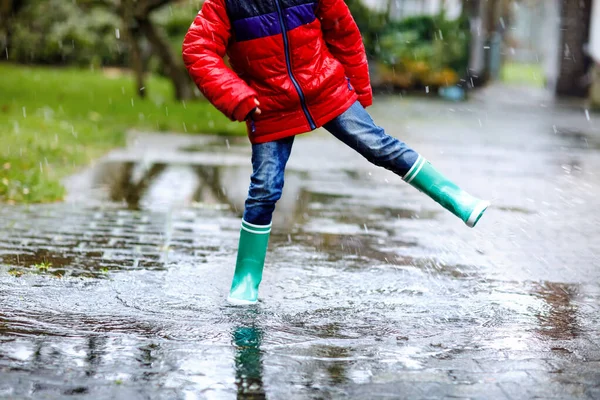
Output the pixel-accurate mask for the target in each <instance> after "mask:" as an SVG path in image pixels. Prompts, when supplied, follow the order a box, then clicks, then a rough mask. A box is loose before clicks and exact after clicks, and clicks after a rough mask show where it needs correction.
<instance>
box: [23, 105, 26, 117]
mask: <svg viewBox="0 0 600 400" xmlns="http://www.w3.org/2000/svg"><path fill="white" fill-rule="evenodd" d="M23 118H27V109H26V108H25V107H23Z"/></svg>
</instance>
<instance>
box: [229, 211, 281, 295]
mask: <svg viewBox="0 0 600 400" xmlns="http://www.w3.org/2000/svg"><path fill="white" fill-rule="evenodd" d="M270 233H271V224H269V225H253V224H249V223H248V222H246V221H244V220H242V229H241V231H240V244H239V246H238V255H237V262H236V265H235V273H234V275H233V281H232V282H231V290H230V291H229V297H227V301H228V302H229V303H231V304H236V305H249V304H254V303H256V301H257V300H258V285H260V281H261V280H262V272H263V266H264V265H265V256H266V255H267V245H268V244H269V236H270Z"/></svg>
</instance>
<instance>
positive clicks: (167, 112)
mask: <svg viewBox="0 0 600 400" xmlns="http://www.w3.org/2000/svg"><path fill="white" fill-rule="evenodd" d="M165 115H166V116H167V117H168V116H169V107H167V106H165Z"/></svg>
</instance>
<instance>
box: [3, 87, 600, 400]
mask: <svg viewBox="0 0 600 400" xmlns="http://www.w3.org/2000/svg"><path fill="white" fill-rule="evenodd" d="M371 113H372V115H373V117H374V119H375V120H376V121H377V122H378V123H379V124H381V125H382V126H383V127H385V128H386V129H387V131H388V132H389V133H390V134H392V135H394V136H397V137H399V138H402V139H403V140H405V141H406V142H407V143H409V144H410V145H411V146H413V147H414V148H415V149H417V150H418V151H420V152H421V153H422V154H423V155H425V156H426V157H427V158H429V159H430V160H431V161H432V162H433V163H434V164H435V165H436V166H437V167H438V168H439V169H441V170H443V171H444V172H445V173H446V174H447V175H448V176H450V177H452V178H454V180H455V181H457V183H459V184H460V185H461V186H463V187H464V188H465V189H467V190H469V191H471V192H473V193H476V194H477V195H480V196H481V197H485V198H488V199H491V200H492V201H493V204H494V208H492V209H490V210H489V211H488V212H487V213H486V215H485V216H484V218H483V219H482V220H481V222H480V223H479V225H478V226H477V228H476V229H474V230H471V229H468V228H466V227H465V226H464V225H463V224H462V222H461V221H459V220H457V219H456V218H455V217H453V216H452V215H450V214H449V213H447V212H445V211H444V210H443V209H441V208H440V207H439V206H438V205H437V204H435V203H433V202H432V201H431V200H429V199H427V198H425V197H424V196H423V195H422V194H420V193H418V192H417V191H416V190H414V189H413V188H411V187H410V186H408V185H406V184H404V183H403V182H402V181H401V180H400V179H399V178H397V177H396V176H394V175H393V174H391V173H390V172H388V171H384V170H380V169H378V168H376V167H373V166H371V165H370V164H369V163H368V162H366V161H365V160H363V159H362V158H361V157H360V156H358V155H356V154H354V153H353V152H352V150H350V149H348V148H346V147H344V145H342V144H341V143H339V142H337V141H336V140H335V139H334V138H332V137H330V136H329V135H328V134H327V133H326V132H316V133H313V134H310V135H303V136H300V137H298V138H297V141H296V143H295V145H294V146H295V147H294V150H293V152H292V157H291V159H290V163H289V168H288V172H287V174H286V186H285V189H284V197H283V198H282V200H281V202H280V204H279V205H278V209H277V212H276V216H275V220H274V230H273V235H272V241H271V246H270V253H269V254H268V256H267V266H266V269H265V276H264V280H263V284H262V286H261V302H260V303H259V304H258V305H257V306H255V307H252V308H246V309H240V308H235V307H231V306H228V305H227V304H226V301H225V297H226V294H227V290H228V288H229V284H230V279H231V275H232V272H233V265H234V261H235V250H236V245H237V238H238V233H239V223H240V215H241V211H242V206H243V201H244V198H245V193H246V191H247V185H248V181H249V173H250V162H249V154H250V153H249V146H248V144H247V141H246V140H245V139H232V138H229V139H226V138H219V137H191V136H181V135H170V136H164V135H153V134H144V133H134V134H132V135H131V140H130V142H129V144H128V147H127V148H126V149H118V150H116V151H114V152H112V153H111V154H109V155H107V156H106V157H105V158H104V159H103V160H100V161H99V162H98V163H97V164H96V165H95V166H94V167H93V168H91V169H90V170H88V171H84V172H82V173H81V174H79V175H77V176H74V177H72V178H71V179H69V181H68V182H67V187H68V189H69V198H68V201H67V202H66V203H64V204H54V205H41V206H11V207H9V206H4V207H2V208H0V310H1V311H0V398H11V399H12V398H65V397H67V396H68V397H70V398H86V399H87V398H89V399H113V398H119V399H147V398H151V399H203V398H207V399H230V398H236V397H237V398H270V399H280V398H289V399H305V398H311V399H342V398H343V399H346V398H352V399H366V398H406V399H415V398H416V399H418V398H432V399H433V398H477V399H492V398H493V399H496V398H499V399H521V398H535V397H538V398H557V399H565V398H577V399H596V398H600V283H599V282H600V214H599V213H598V210H597V209H598V206H599V202H598V196H599V195H600V175H599V173H598V171H600V124H599V123H598V122H596V119H595V118H600V117H596V116H594V115H589V114H586V113H585V112H584V110H578V109H573V108H570V109H566V108H556V107H554V106H548V105H546V104H540V105H539V106H537V105H535V104H534V105H532V106H530V107H526V108H525V107H524V108H519V107H506V106H505V105H503V104H494V103H493V102H489V103H487V102H483V103H482V102H479V103H476V102H469V103H459V104H454V103H443V102H437V101H426V100H403V99H398V98H394V99H385V98H380V99H378V102H377V104H375V106H373V108H372V109H371Z"/></svg>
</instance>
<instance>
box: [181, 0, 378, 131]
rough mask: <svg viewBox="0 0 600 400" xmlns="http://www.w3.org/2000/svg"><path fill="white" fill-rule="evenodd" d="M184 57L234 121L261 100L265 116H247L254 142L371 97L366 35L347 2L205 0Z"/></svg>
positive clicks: (311, 125) (305, 126)
mask: <svg viewBox="0 0 600 400" xmlns="http://www.w3.org/2000/svg"><path fill="white" fill-rule="evenodd" d="M225 54H227V55H228V56H229V60H230V64H231V69H230V68H228V67H227V66H226V65H225V62H224V61H223V57H224V56H225ZM183 59H184V62H185V65H186V67H187V69H188V71H189V73H190V75H191V77H192V78H193V79H194V82H195V83H196V85H198V87H199V88H200V90H201V91H202V93H203V94H204V95H205V96H206V98H207V99H208V100H209V101H210V102H211V103H212V104H214V106H215V107H217V108H218V109H219V110H220V111H221V112H223V113H224V114H225V115H226V116H227V117H229V118H230V119H232V120H237V121H243V120H244V119H245V118H246V116H247V115H248V114H249V113H250V112H251V111H252V110H253V109H254V107H255V106H256V105H255V103H254V99H255V98H256V99H258V100H259V101H260V109H261V111H262V113H261V114H260V115H259V116H255V117H254V118H252V119H251V120H249V121H247V125H248V131H249V132H248V134H249V137H250V141H251V142H252V143H263V142H269V141H273V140H277V139H281V138H283V137H286V136H292V135H296V134H299V133H304V132H308V131H311V130H313V129H316V128H318V127H320V126H322V125H323V124H325V123H327V122H329V121H331V120H332V119H333V118H335V117H337V116H338V115H340V114H342V113H343V112H344V111H346V110H347V109H348V108H349V107H350V106H351V105H352V104H353V103H354V102H355V101H356V100H357V99H358V100H359V101H360V102H361V104H362V105H363V106H364V107H367V106H369V105H371V102H372V93H371V85H370V81H369V71H368V66H367V57H366V54H365V49H364V46H363V43H362V38H361V36H360V32H359V31H358V28H357V26H356V23H355V22H354V19H353V18H352V15H351V14H350V11H349V10H348V7H347V6H346V4H345V3H344V2H343V0H206V2H205V3H204V5H203V6H202V10H201V11H200V13H199V14H198V16H197V17H196V19H195V20H194V22H193V24H192V26H191V27H190V30H189V31H188V33H187V34H186V36H185V39H184V42H183ZM232 70H233V71H232Z"/></svg>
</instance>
